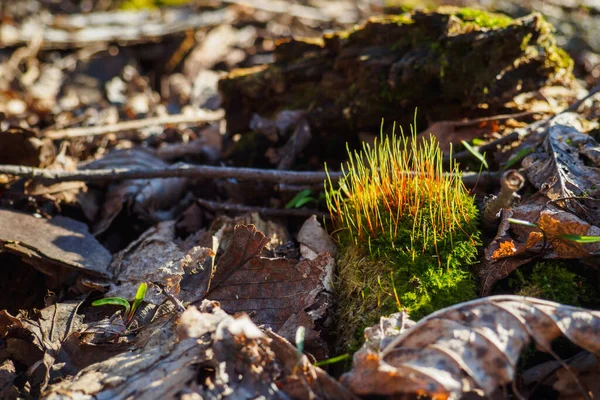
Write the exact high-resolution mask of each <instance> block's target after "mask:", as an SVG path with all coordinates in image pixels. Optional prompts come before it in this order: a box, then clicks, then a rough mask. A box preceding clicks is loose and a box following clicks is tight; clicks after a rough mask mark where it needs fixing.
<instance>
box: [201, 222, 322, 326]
mask: <svg viewBox="0 0 600 400" xmlns="http://www.w3.org/2000/svg"><path fill="white" fill-rule="evenodd" d="M267 241H268V239H266V238H265V237H264V235H263V234H262V233H260V232H258V231H256V228H254V227H253V226H238V227H236V229H235V232H234V236H233V238H232V239H231V240H230V245H229V247H228V248H227V250H226V251H225V253H224V255H223V256H222V257H221V258H220V259H219V261H218V262H217V265H216V267H215V272H214V276H213V279H212V280H211V284H210V289H209V291H208V294H207V298H209V299H211V300H218V301H219V302H220V303H221V304H222V306H223V309H225V310H226V311H228V312H230V313H236V312H246V313H249V314H250V315H251V316H252V319H253V321H255V322H256V323H257V324H264V325H266V326H269V327H271V328H273V329H274V330H275V331H277V330H278V329H279V328H281V327H282V326H283V324H284V323H285V322H286V321H287V320H288V318H290V317H291V316H292V315H293V314H294V313H297V312H300V311H302V310H305V309H307V308H309V307H310V308H313V307H315V306H317V303H318V301H319V299H320V297H321V295H322V292H323V291H324V289H325V285H326V282H327V284H328V279H329V278H330V277H331V274H332V270H333V259H332V258H331V256H329V255H327V254H322V255H320V256H319V257H318V258H317V259H315V260H314V261H310V260H303V261H299V262H298V261H296V260H288V259H285V258H265V257H259V256H258V255H259V254H260V252H261V251H262V249H263V247H264V246H265V245H266V243H267ZM316 308H318V307H316Z"/></svg>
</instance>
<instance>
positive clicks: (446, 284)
mask: <svg viewBox="0 0 600 400" xmlns="http://www.w3.org/2000/svg"><path fill="white" fill-rule="evenodd" d="M441 162H442V155H441V152H440V150H439V146H438V144H437V143H436V142H435V140H434V139H433V138H432V139H431V140H429V141H424V142H422V141H421V140H420V139H417V138H416V137H413V138H412V139H411V140H408V139H406V138H405V137H402V138H401V139H398V138H397V137H396V136H394V135H392V136H391V138H385V139H382V140H381V141H379V142H376V143H375V145H374V146H373V148H371V147H370V146H368V145H364V147H363V150H362V152H355V153H351V154H350V161H349V162H348V165H347V170H346V172H345V173H344V177H343V178H342V179H341V180H340V182H339V184H338V185H337V186H336V187H334V186H333V185H332V184H331V183H329V185H328V188H327V202H328V206H329V209H330V211H331V216H332V220H333V222H334V224H335V228H336V231H337V237H338V240H339V243H340V246H341V251H340V255H339V259H338V276H337V281H336V284H335V289H336V292H337V295H338V296H339V299H340V300H339V301H340V305H339V310H340V311H339V324H338V334H339V335H338V336H339V341H338V347H339V350H343V351H348V350H350V351H352V350H355V349H356V348H357V346H358V345H359V344H360V342H361V338H362V332H363V329H364V328H365V327H367V326H371V325H373V324H375V323H376V322H377V321H378V319H379V317H381V316H383V315H388V314H390V313H393V312H397V311H398V310H402V309H407V310H408V311H409V313H410V315H411V317H412V318H413V319H419V318H421V317H423V316H425V315H427V314H429V313H431V312H433V311H435V310H438V309H440V308H443V307H447V306H449V305H452V304H456V303H460V302H462V301H466V300H470V299H473V298H475V297H476V284H475V280H474V278H473V275H472V274H471V272H470V271H469V268H468V267H469V265H470V264H472V263H473V261H474V260H475V258H476V256H477V246H478V245H479V244H480V242H479V231H478V229H477V225H476V221H477V208H476V207H475V205H474V202H473V198H472V197H471V196H469V193H468V192H467V190H466V189H465V187H464V186H463V184H462V181H461V179H460V174H459V171H458V168H457V167H456V165H453V166H452V168H451V171H452V172H453V174H444V173H443V172H442V167H441Z"/></svg>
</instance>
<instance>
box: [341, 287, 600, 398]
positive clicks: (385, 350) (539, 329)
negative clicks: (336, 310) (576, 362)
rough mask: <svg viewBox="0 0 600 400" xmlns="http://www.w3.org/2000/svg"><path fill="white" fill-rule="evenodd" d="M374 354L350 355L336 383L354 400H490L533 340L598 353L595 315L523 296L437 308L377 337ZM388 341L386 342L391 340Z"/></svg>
mask: <svg viewBox="0 0 600 400" xmlns="http://www.w3.org/2000/svg"><path fill="white" fill-rule="evenodd" d="M372 329H375V330H379V337H383V339H381V343H384V344H383V345H381V346H380V347H379V348H376V349H374V348H373V347H372V344H369V343H367V344H366V345H364V346H363V348H362V349H361V350H360V351H359V352H357V353H356V354H355V356H354V363H353V369H352V371H350V372H349V373H346V374H344V375H343V376H342V378H341V382H342V384H344V385H347V386H348V387H349V388H350V389H351V390H352V391H353V392H354V393H355V394H357V395H359V396H393V395H398V394H402V393H405V394H406V393H408V394H426V395H428V396H440V397H441V398H450V397H460V396H462V395H463V394H465V393H468V392H474V391H482V392H483V393H484V394H485V395H486V396H491V395H492V394H493V393H494V392H495V391H496V390H497V389H499V388H501V387H503V386H504V385H506V384H508V383H510V382H512V381H513V380H514V379H515V375H516V373H517V363H518V361H519V356H520V355H521V352H522V351H523V349H525V348H526V347H527V346H528V345H529V343H530V342H531V341H532V340H533V341H535V343H536V345H537V347H538V349H539V350H541V351H545V352H549V353H550V352H551V348H552V347H551V345H552V341H553V340H554V339H556V338H557V337H559V336H565V337H566V338H568V339H569V340H570V341H571V342H573V343H574V344H576V345H577V346H579V347H582V348H583V349H585V350H587V351H589V352H591V353H593V354H595V355H600V341H598V338H597V333H598V331H599V329H600V312H598V311H589V310H585V309H582V308H577V307H570V306H565V305H562V304H558V303H554V302H550V301H544V300H539V299H534V298H528V297H521V296H508V295H507V296H492V297H487V298H483V299H477V300H473V301H469V302H466V303H462V304H457V305H455V306H452V307H448V308H445V309H442V310H439V311H437V312H435V313H433V314H431V315H429V316H427V317H425V318H423V319H422V320H420V321H419V322H417V323H416V324H415V325H414V326H412V327H411V328H409V329H408V330H406V331H405V332H401V330H388V331H387V332H382V331H381V327H380V326H374V327H373V328H372ZM386 336H392V338H391V341H389V340H390V338H388V337H386Z"/></svg>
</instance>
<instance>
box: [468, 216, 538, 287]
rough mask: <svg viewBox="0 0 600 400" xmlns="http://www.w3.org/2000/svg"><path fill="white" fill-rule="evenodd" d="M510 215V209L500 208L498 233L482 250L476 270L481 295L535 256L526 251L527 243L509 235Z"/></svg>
mask: <svg viewBox="0 0 600 400" xmlns="http://www.w3.org/2000/svg"><path fill="white" fill-rule="evenodd" d="M512 217H513V211H512V210H509V209H507V210H502V214H501V217H500V224H499V225H498V233H497V234H496V236H495V237H494V239H493V240H492V241H491V242H490V244H489V245H488V246H487V247H486V248H485V250H484V254H485V256H484V259H483V261H482V262H481V265H480V267H479V269H478V272H477V275H478V276H479V287H480V289H479V291H480V292H481V295H482V296H488V295H489V294H490V293H491V291H492V288H493V287H494V285H495V284H496V282H498V281H499V280H500V279H504V278H506V277H507V276H508V275H509V274H510V273H511V272H513V271H514V270H515V269H517V268H519V267H520V266H521V265H523V264H527V263H528V262H529V261H531V260H533V259H534V258H535V257H536V256H537V254H529V253H527V249H528V247H527V244H525V245H523V243H520V242H518V241H515V240H513V239H512V238H511V237H510V235H509V233H508V230H509V228H510V227H511V226H510V223H509V222H508V219H509V218H512Z"/></svg>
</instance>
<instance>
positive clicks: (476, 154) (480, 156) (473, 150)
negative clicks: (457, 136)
mask: <svg viewBox="0 0 600 400" xmlns="http://www.w3.org/2000/svg"><path fill="white" fill-rule="evenodd" d="M460 142H461V143H462V145H463V146H465V149H467V151H468V152H469V153H471V154H473V156H474V157H475V158H477V159H478V160H479V161H481V164H482V165H483V166H484V167H485V169H489V167H488V163H487V161H486V160H485V154H481V153H480V152H479V150H477V149H476V148H475V147H473V146H471V145H470V144H469V143H467V142H466V141H465V140H461V141H460Z"/></svg>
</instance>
